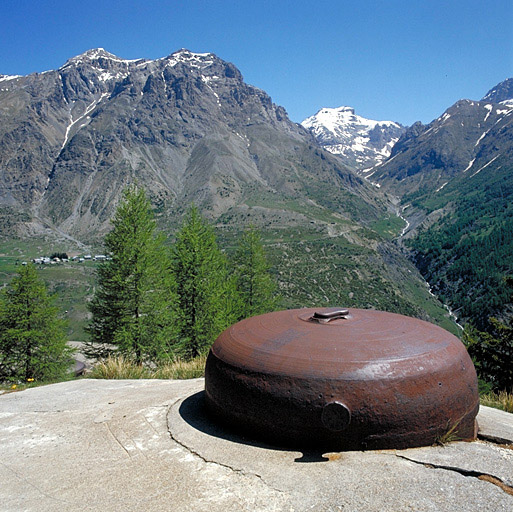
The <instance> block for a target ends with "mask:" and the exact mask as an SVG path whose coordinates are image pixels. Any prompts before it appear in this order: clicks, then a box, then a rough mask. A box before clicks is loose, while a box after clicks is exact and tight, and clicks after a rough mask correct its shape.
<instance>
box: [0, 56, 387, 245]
mask: <svg viewBox="0 0 513 512" xmlns="http://www.w3.org/2000/svg"><path fill="white" fill-rule="evenodd" d="M1 83H2V87H1V88H0V106H1V110H0V170H1V176H2V179H1V180H0V205H1V206H2V207H4V208H9V209H10V210H11V211H17V212H18V213H19V212H23V213H24V214H25V215H27V216H29V217H30V218H31V219H32V227H33V228H34V229H36V228H37V224H38V223H39V224H40V225H46V226H49V227H51V228H55V229H57V230H59V231H61V232H64V233H67V234H69V235H72V236H76V237H77V238H84V237H86V238H87V237H91V236H94V235H95V234H101V233H103V232H104V231H105V229H106V227H107V224H108V219H109V218H110V217H111V215H112V212H113V208H114V207H115V204H116V200H117V198H118V197H119V192H120V190H121V189H122V188H123V187H124V186H125V185H126V184H127V183H128V182H129V181H131V180H133V179H137V180H138V181H139V182H140V183H141V184H142V185H143V186H144V187H145V188H146V189H147V190H148V191H149V192H150V194H151V196H152V200H153V202H154V203H155V204H156V205H158V207H159V209H160V211H163V212H164V211H165V212H167V213H168V214H171V216H173V215H174V214H177V213H180V212H181V211H182V210H183V205H184V204H188V203H190V202H192V201H194V202H196V203H197V204H198V205H199V206H201V207H202V209H203V211H204V212H206V213H207V214H208V215H209V216H210V217H211V218H213V219H217V218H219V217H220V216H221V215H223V214H225V213H227V212H228V210H230V211H231V216H232V217H239V216H240V215H246V210H247V208H248V204H247V201H249V200H251V198H254V197H261V196H264V195H265V196H269V197H273V196H276V197H277V198H278V199H279V198H281V199H286V200H290V199H297V198H299V197H304V196H306V195H309V196H311V197H312V198H315V197H316V198H317V199H318V200H319V201H320V203H321V204H322V203H324V206H330V205H331V203H332V201H334V200H337V201H339V200H340V195H341V194H342V195H343V196H345V197H346V199H347V200H346V201H343V202H342V203H341V204H342V205H344V204H345V203H351V205H350V208H345V207H344V206H341V208H342V210H344V208H345V211H341V212H340V213H341V214H343V215H344V216H347V217H349V218H355V219H358V218H359V217H362V218H363V219H364V220H365V219H369V218H370V219H372V218H375V217H377V216H378V215H379V211H378V206H377V204H376V201H375V199H374V198H373V194H372V192H370V191H369V187H368V186H367V185H366V184H365V183H364V182H363V181H362V180H361V179H360V178H358V177H357V176H355V175H354V174H353V173H352V172H350V171H349V170H348V169H346V168H345V167H344V166H343V165H342V164H341V163H340V162H339V161H338V160H336V159H335V158H332V157H330V156H329V154H327V153H324V152H322V151H321V150H319V148H318V147H316V145H315V143H314V141H313V139H312V138H311V136H310V135H309V134H308V133H307V132H306V130H304V129H303V128H302V127H301V126H299V125H296V124H295V123H292V122H291V121H290V120H289V119H288V117H287V114H286V112H285V110H284V109H283V108H282V107H279V106H276V105H274V104H273V103H272V101H271V98H270V97H269V96H268V95H267V94H265V93H264V92H263V91H261V90H259V89H257V88H255V87H252V86H250V85H248V84H246V83H245V82H244V81H243V78H242V76H241V74H240V72H239V71H238V70H237V69H236V68H235V66H233V65H232V64H230V63H227V62H224V61H222V60H221V59H219V58H218V57H216V56H215V55H213V54H209V53H206V54H198V53H192V52H190V51H188V50H180V51H178V52H175V53H173V54H171V55H170V56H168V57H165V58H163V59H157V60H144V59H140V60H132V61H128V60H123V59H120V58H119V57H116V56H115V55H112V54H110V53H108V52H106V51H105V50H103V49H96V50H90V51H88V52H86V53H84V54H83V55H79V56H77V57H74V58H72V59H70V60H68V61H67V62H66V63H65V64H64V65H63V66H62V67H61V68H60V69H58V70H56V71H49V72H46V73H42V74H38V73H36V74H33V75H29V76H27V77H15V78H8V79H5V80H3V81H2V82H1ZM277 202H279V201H277ZM352 203H355V205H357V206H354V205H352ZM254 213H255V212H254ZM273 215H274V216H276V212H273V209H272V208H270V211H269V212H268V214H267V216H271V217H272V216H273ZM264 216H265V215H264ZM292 216H293V217H294V216H297V215H292Z"/></svg>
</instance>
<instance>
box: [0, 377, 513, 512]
mask: <svg viewBox="0 0 513 512" xmlns="http://www.w3.org/2000/svg"><path fill="white" fill-rule="evenodd" d="M203 385H204V382H203V379H195V380H190V381H163V380H129V381H100V380H79V381H73V382H66V383H61V384H54V385H51V386H44V387H39V388H32V389H28V390H25V391H21V392H15V393H6V394H3V395H1V396H0V467H1V472H2V473H1V478H0V510H2V511H16V512H18V511H20V510H27V511H66V510H91V511H96V510H102V511H110V510H112V511H114V510H116V511H119V510H122V511H138V510H141V511H145V512H149V511H157V510H158V511H168V510H169V511H182V510H183V511H208V512H215V511H267V510H270V511H306V510H315V511H337V510H344V511H394V512H400V511H412V510H417V511H465V512H467V511H472V510H479V511H490V512H492V511H493V512H496V511H507V512H511V510H513V449H512V447H513V415H511V414H507V413H504V412H501V411H495V410H494V409H489V408H486V407H484V408H482V409H481V411H480V415H479V418H478V420H479V423H480V424H481V425H483V427H482V428H483V432H484V434H485V435H486V438H487V439H491V440H495V442H491V441H483V440H480V441H476V442H474V443H458V442H456V443H452V444H450V445H447V446H445V447H427V448H417V449H409V450H400V451H399V450H397V451H396V450H388V451H368V452H346V453H325V454H322V453H313V452H312V453H302V452H294V451H288V450H281V449H278V448H275V447H272V446H266V445H263V444H260V443H255V442H252V441H251V440H249V439H244V438H241V437H238V436H236V435H234V434H232V433H230V432H227V431H226V430H224V429H222V428H219V427H217V426H215V425H213V424H212V423H211V422H210V420H209V419H208V418H206V417H205V415H204V412H203V408H202V401H203V393H202V389H203Z"/></svg>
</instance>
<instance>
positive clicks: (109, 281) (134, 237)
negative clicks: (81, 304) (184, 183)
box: [89, 186, 175, 363]
mask: <svg viewBox="0 0 513 512" xmlns="http://www.w3.org/2000/svg"><path fill="white" fill-rule="evenodd" d="M112 224H113V228H112V230H111V231H110V233H108V235H107V236H106V237H105V246H106V248H107V251H108V252H109V253H110V254H111V255H112V258H111V259H110V260H107V261H106V262H104V263H102V264H101V266H100V267H99V270H98V287H97V290H96V294H95V297H94V299H93V301H92V302H91V304H90V311H91V312H92V315H93V317H92V321H91V324H90V326H89V332H90V334H91V340H92V341H93V342H94V343H100V344H108V345H111V346H113V348H115V350H117V351H118V352H120V353H122V354H124V355H128V356H131V357H135V359H136V361H137V362H139V363H141V362H143V361H144V360H151V361H157V360H161V359H163V358H166V357H170V356H171V355H172V345H173V342H174V335H175V331H174V316H173V310H174V302H175V294H174V284H173V281H172V275H171V272H170V268H169V264H170V260H169V255H168V253H167V251H166V249H165V246H164V243H163V242H164V240H163V237H162V236H161V235H159V234H157V233H156V223H155V220H154V217H153V213H152V211H151V205H150V202H149V200H148V198H147V197H146V194H145V192H144V190H143V189H141V188H138V187H137V186H130V187H128V188H127V189H126V190H125V191H124V193H123V199H122V201H121V203H120V205H119V206H118V208H117V210H116V213H115V215H114V218H113V220H112ZM97 355H105V352H103V353H102V352H101V351H100V352H99V353H97Z"/></svg>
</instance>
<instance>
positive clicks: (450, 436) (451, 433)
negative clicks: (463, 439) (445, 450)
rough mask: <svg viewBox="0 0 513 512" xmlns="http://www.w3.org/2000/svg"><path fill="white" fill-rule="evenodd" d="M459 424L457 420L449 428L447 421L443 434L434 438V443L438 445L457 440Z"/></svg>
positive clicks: (458, 438)
mask: <svg viewBox="0 0 513 512" xmlns="http://www.w3.org/2000/svg"><path fill="white" fill-rule="evenodd" d="M459 424H460V422H459V421H457V422H456V423H454V425H453V426H452V427H451V428H449V425H450V423H449V422H447V428H448V430H446V431H445V432H444V433H443V434H440V435H439V436H438V437H437V438H436V439H435V442H434V444H436V445H438V446H445V445H446V444H449V443H453V442H454V441H459V440H460V437H459V436H458V434H457V428H458V425H459Z"/></svg>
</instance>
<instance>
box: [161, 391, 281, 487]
mask: <svg viewBox="0 0 513 512" xmlns="http://www.w3.org/2000/svg"><path fill="white" fill-rule="evenodd" d="M181 400H183V397H182V398H179V399H178V400H176V401H175V402H173V403H172V404H171V405H170V406H169V409H168V412H167V415H166V418H167V419H166V422H167V431H168V433H169V437H170V438H171V439H172V440H173V441H174V442H175V443H176V444H178V445H179V446H181V447H182V448H184V449H185V450H187V451H188V452H189V453H190V454H192V455H194V456H196V457H198V458H199V459H200V460H202V461H203V462H205V463H206V464H214V465H216V466H219V467H222V468H226V469H229V470H230V471H232V472H233V473H235V474H239V475H242V476H244V477H248V476H249V477H256V478H258V479H259V480H260V481H261V482H262V483H263V484H264V485H265V486H266V487H268V488H269V489H272V490H273V491H276V492H279V493H281V494H285V491H284V490H282V489H278V488H277V487H274V486H272V485H271V484H270V483H269V482H267V481H266V480H265V479H264V478H263V477H262V475H259V474H258V473H253V472H248V471H244V470H243V469H237V468H234V467H233V466H230V465H229V464H223V463H222V462H217V461H215V460H210V459H207V458H206V457H204V456H203V455H201V454H200V453H199V452H197V451H196V450H193V449H192V448H190V447H189V446H187V445H186V444H185V443H183V442H182V441H180V440H179V439H177V438H176V437H175V436H174V435H173V433H172V432H171V425H170V424H169V416H170V412H171V409H172V408H173V407H174V406H175V405H176V404H177V403H178V402H180V401H181Z"/></svg>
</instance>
